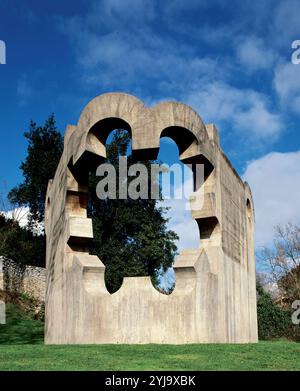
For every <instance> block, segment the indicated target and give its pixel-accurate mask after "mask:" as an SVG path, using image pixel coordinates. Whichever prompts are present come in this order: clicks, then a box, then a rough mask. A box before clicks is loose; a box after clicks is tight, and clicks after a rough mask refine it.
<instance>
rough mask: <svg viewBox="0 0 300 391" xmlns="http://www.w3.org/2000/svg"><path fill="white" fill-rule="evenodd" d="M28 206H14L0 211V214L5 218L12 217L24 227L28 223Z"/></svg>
mask: <svg viewBox="0 0 300 391" xmlns="http://www.w3.org/2000/svg"><path fill="white" fill-rule="evenodd" d="M28 213H29V208H16V209H13V210H9V211H6V212H5V211H0V214H1V215H3V216H5V217H6V218H7V219H12V220H15V221H17V222H18V224H19V225H20V227H26V226H27V224H28Z"/></svg>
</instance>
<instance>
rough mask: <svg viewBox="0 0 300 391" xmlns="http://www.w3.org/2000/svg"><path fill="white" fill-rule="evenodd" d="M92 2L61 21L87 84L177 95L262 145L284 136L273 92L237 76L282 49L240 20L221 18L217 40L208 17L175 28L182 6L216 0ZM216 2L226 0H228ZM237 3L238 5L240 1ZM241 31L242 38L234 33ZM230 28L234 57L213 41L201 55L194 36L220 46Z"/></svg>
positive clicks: (195, 8)
mask: <svg viewBox="0 0 300 391" xmlns="http://www.w3.org/2000/svg"><path fill="white" fill-rule="evenodd" d="M91 4H92V5H91V7H90V8H89V11H88V12H87V13H86V14H83V15H80V16H74V17H69V18H64V19H61V20H60V21H59V23H58V25H59V26H60V28H61V30H62V31H63V32H64V33H65V34H67V36H68V37H69V39H70V41H71V43H72V46H73V48H74V53H75V56H76V64H77V67H78V80H80V81H81V83H82V85H84V86H86V87H87V88H89V90H91V89H92V88H96V87H97V88H98V90H100V88H101V90H102V91H103V90H118V91H120V90H121V91H126V92H129V93H133V94H135V95H137V96H139V97H140V98H142V99H144V100H145V101H146V102H147V101H151V102H153V101H155V100H162V99H164V98H166V97H173V99H175V100H180V101H183V102H186V103H188V104H190V105H192V106H193V107H194V108H195V109H196V110H197V111H198V112H199V114H200V115H201V116H202V117H203V120H204V121H205V122H214V123H216V124H217V125H220V130H221V131H222V129H225V131H226V133H228V131H229V132H231V131H233V132H235V133H236V134H238V135H239V136H240V140H245V139H246V140H247V141H248V140H252V143H253V144H255V143H256V142H259V143H260V146H262V145H263V143H265V144H266V145H267V144H270V143H272V142H273V141H274V140H276V139H278V137H279V136H280V134H281V131H282V128H283V126H282V120H281V115H280V113H278V112H276V111H275V110H274V102H272V97H269V98H267V96H266V95H265V94H264V93H262V92H258V91H256V90H255V89H253V88H252V89H251V88H249V87H247V88H244V87H243V85H242V84H241V85H238V84H237V83H236V82H235V81H234V77H233V76H234V75H235V74H237V72H241V71H243V67H244V66H245V65H247V69H248V70H251V71H256V70H259V69H264V70H266V69H268V68H269V67H270V66H271V65H272V64H273V63H274V61H275V57H276V56H275V54H273V52H272V50H271V49H268V48H267V46H266V44H265V42H264V41H263V39H262V38H258V37H254V36H250V37H247V36H245V33H244V32H243V33H238V32H237V31H235V30H236V28H235V24H234V23H232V24H230V28H229V27H228V26H226V25H224V24H222V23H220V24H217V26H214V38H212V40H211V41H210V40H207V39H206V38H205V36H206V35H207V34H206V33H207V32H208V31H210V30H209V26H208V25H207V24H205V23H198V24H197V25H195V23H194V24H192V25H191V26H190V25H189V24H188V23H187V22H186V23H185V26H187V29H189V30H190V31H189V33H188V34H189V35H188V37H187V36H186V35H184V34H185V32H183V31H182V30H181V29H180V28H178V31H175V30H176V29H177V27H178V24H177V23H176V21H177V16H176V15H177V13H178V11H180V12H179V14H180V15H181V16H182V14H185V13H186V12H187V13H189V12H192V13H196V12H199V15H200V17H201V18H203V12H204V11H203V9H204V10H205V12H208V8H209V9H210V8H211V6H210V2H202V3H201V5H200V4H199V2H197V1H193V2H191V4H189V5H187V4H186V2H183V1H181V0H178V1H176V2H174V4H173V5H165V4H161V3H158V2H153V1H146V2H145V3H144V5H143V7H142V6H141V2H139V1H137V0H126V1H125V0H124V1H123V2H122V1H117V0H113V1H108V0H102V1H100V2H94V1H93V2H91ZM218 4H219V6H220V7H221V8H222V7H223V5H222V2H218ZM243 4H244V2H243ZM174 5H176V6H175V7H174ZM236 6H237V7H240V5H239V3H238V2H237V4H236ZM207 7H208V8H207ZM243 7H246V9H248V10H249V12H250V11H251V10H252V8H253V4H252V2H250V1H249V2H247V4H246V5H243ZM225 8H226V7H224V12H225ZM146 10H147V12H146ZM201 10H202V11H201ZM261 10H262V9H261ZM200 11H201V12H200ZM252 11H253V10H252ZM252 11H251V12H252ZM253 12H254V11H253ZM262 14H263V15H264V17H265V13H262ZM246 15H248V13H246ZM260 15H261V14H260ZM235 17H237V16H236V15H235ZM272 17H273V14H272ZM135 19H137V20H136V21H135ZM163 22H164V23H165V25H166V26H168V28H167V29H166V28H165V26H164V25H163V26H162V24H163ZM198 25H199V27H197V26H198ZM158 26H159V27H161V28H162V31H161V30H160V28H158ZM171 26H173V30H172V29H171ZM175 26H176V27H175ZM239 26H240V25H239ZM240 27H241V26H240ZM174 29H175V30H174ZM228 29H229V30H230V31H229V30H228ZM225 30H226V31H227V32H226V33H225ZM170 31H171V32H170ZM172 32H174V33H172ZM234 32H235V33H234ZM238 34H241V37H242V38H243V41H242V40H241V37H240V39H239V38H238V37H235V35H238ZM208 35H209V36H212V34H211V33H209V34H208ZM183 36H184V37H185V38H182V37H183ZM224 36H226V40H227V41H226V42H229V44H230V45H231V46H232V49H233V50H236V57H234V56H231V57H229V56H228V53H227V56H226V54H224V55H222V56H219V55H215V54H213V53H214V50H216V49H215V48H211V49H212V50H208V51H206V52H205V53H206V54H205V55H203V53H201V50H199V49H200V47H199V46H198V45H197V44H195V40H196V42H197V41H199V42H200V41H201V42H203V40H204V41H206V44H208V45H211V46H212V47H215V46H216V45H218V44H219V42H220V40H222V39H223V38H224ZM228 37H230V40H228ZM245 37H246V38H245ZM217 47H218V46H217ZM208 53H209V54H208ZM276 58H277V57H276ZM241 67H242V69H241Z"/></svg>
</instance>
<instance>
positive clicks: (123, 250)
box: [89, 130, 178, 292]
mask: <svg viewBox="0 0 300 391" xmlns="http://www.w3.org/2000/svg"><path fill="white" fill-rule="evenodd" d="M129 143H130V136H129V134H128V132H127V131H125V130H117V131H115V133H114V135H113V138H112V141H111V142H110V143H109V144H108V145H107V162H109V163H111V164H112V165H114V166H115V168H116V172H117V173H118V163H119V160H118V159H119V156H120V155H121V156H124V155H126V154H127V151H128V148H129ZM127 160H128V166H129V165H130V164H131V163H132V162H133V157H132V155H129V156H128V159H127ZM143 163H144V164H145V165H146V166H147V167H148V169H149V166H150V163H151V161H147V162H145V161H144V162H143ZM98 180H99V178H98ZM96 183H97V180H96V178H95V176H94V175H91V180H90V187H91V195H90V203H89V215H90V217H92V218H93V227H94V238H95V239H94V244H93V248H92V252H93V254H96V255H98V256H99V258H100V259H101V260H102V262H103V263H104V264H105V266H106V273H105V280H106V286H107V289H108V290H109V291H110V292H115V291H116V290H118V289H119V287H120V286H121V284H122V280H123V277H126V276H127V277H129V276H131V277H132V276H151V277H152V281H153V283H154V285H156V286H157V285H158V283H159V276H160V274H161V273H163V272H165V271H166V270H167V269H168V268H169V267H171V266H172V264H173V262H174V257H175V254H176V250H177V247H176V245H175V240H176V239H178V236H177V234H176V233H175V232H173V231H171V230H168V229H167V222H168V219H167V218H166V217H165V212H166V208H162V207H158V205H157V201H156V200H151V199H147V200H144V199H138V200H132V199H126V200H120V199H115V200H113V199H106V200H100V199H98V197H97V195H96ZM149 188H150V183H149ZM117 198H118V197H117Z"/></svg>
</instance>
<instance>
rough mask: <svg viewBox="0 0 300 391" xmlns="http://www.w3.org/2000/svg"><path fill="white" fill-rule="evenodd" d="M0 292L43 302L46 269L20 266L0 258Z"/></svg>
mask: <svg viewBox="0 0 300 391" xmlns="http://www.w3.org/2000/svg"><path fill="white" fill-rule="evenodd" d="M0 290H5V291H9V292H18V293H26V294H28V295H30V296H32V297H34V298H36V299H38V300H40V301H45V292H46V269H45V268H42V267H35V266H26V265H24V266H20V265H19V264H17V263H16V262H14V261H11V260H9V259H6V258H4V257H0Z"/></svg>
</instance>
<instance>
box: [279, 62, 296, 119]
mask: <svg viewBox="0 0 300 391" xmlns="http://www.w3.org/2000/svg"><path fill="white" fill-rule="evenodd" d="M274 87H275V90H276V92H277V93H278V95H279V98H280V100H281V104H282V106H283V107H284V108H286V109H288V110H291V111H293V112H294V113H296V114H300V65H294V64H292V63H286V64H280V65H278V66H277V67H276V69H275V75H274Z"/></svg>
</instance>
